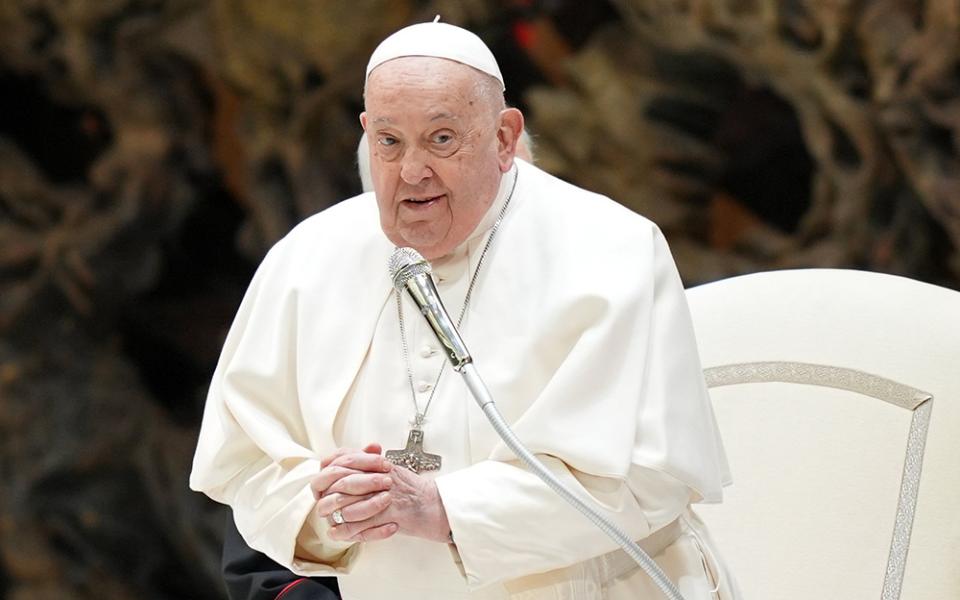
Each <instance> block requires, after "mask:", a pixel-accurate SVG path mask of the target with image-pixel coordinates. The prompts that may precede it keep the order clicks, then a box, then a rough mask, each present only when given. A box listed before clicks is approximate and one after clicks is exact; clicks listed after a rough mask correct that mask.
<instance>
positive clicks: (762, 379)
mask: <svg viewBox="0 0 960 600" xmlns="http://www.w3.org/2000/svg"><path fill="white" fill-rule="evenodd" d="M688 298H689V301H690V308H691V311H692V313H693V320H694V326H695V328H696V333H697V338H698V343H699V346H700V353H701V359H702V361H703V366H704V373H705V376H706V378H707V383H708V386H709V387H710V388H711V391H710V393H711V397H712V399H713V406H714V409H715V411H716V413H717V420H718V422H719V424H720V430H721V433H722V435H723V439H724V443H725V446H726V448H727V453H728V458H729V460H730V466H731V470H732V471H733V478H734V485H733V486H732V487H730V488H728V489H727V494H726V497H725V501H724V503H723V504H720V505H703V506H700V507H698V509H697V510H698V512H699V513H700V514H701V516H702V517H703V519H704V520H705V521H706V522H707V524H708V526H709V527H710V530H711V533H712V534H713V535H714V537H715V538H716V540H717V543H718V545H719V547H720V549H721V551H722V552H723V554H724V557H725V558H726V559H727V561H728V562H729V563H730V566H731V568H732V569H733V571H734V572H735V574H736V576H737V579H738V581H739V583H740V587H741V588H742V589H743V592H744V597H745V598H749V599H752V600H794V599H800V598H804V599H811V598H815V599H818V600H820V599H825V600H832V599H842V600H859V599H862V598H878V597H879V598H882V599H883V600H895V599H897V598H903V599H904V600H948V599H954V598H960V293H958V292H955V291H952V290H948V289H945V288H940V287H937V286H933V285H929V284H925V283H920V282H917V281H913V280H910V279H905V278H902V277H896V276H892V275H882V274H877V273H868V272H861V271H850V270H839V269H803V270H794V271H776V272H769V273H758V274H752V275H745V276H740V277H734V278H731V279H727V280H723V281H718V282H715V283H710V284H706V285H702V286H699V287H695V288H692V289H690V290H688Z"/></svg>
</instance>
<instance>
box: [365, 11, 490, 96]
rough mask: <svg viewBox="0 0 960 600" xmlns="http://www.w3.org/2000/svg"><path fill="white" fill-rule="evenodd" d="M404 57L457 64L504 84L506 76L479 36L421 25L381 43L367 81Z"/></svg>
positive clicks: (443, 25)
mask: <svg viewBox="0 0 960 600" xmlns="http://www.w3.org/2000/svg"><path fill="white" fill-rule="evenodd" d="M403 56H433V57H436V58H446V59H448V60H452V61H456V62H458V63H462V64H465V65H468V66H470V67H473V68H474V69H477V70H478V71H482V72H484V73H486V74H487V75H490V76H491V77H494V78H496V80H497V81H499V82H500V88H501V89H502V90H506V87H507V86H506V85H505V84H504V83H503V75H501V74H500V67H499V66H497V59H495V58H494V57H493V52H490V48H487V45H486V44H484V43H483V40H481V39H480V38H479V37H478V36H477V35H476V34H475V33H472V32H470V31H467V30H466V29H463V28H462V27H457V26H456V25H450V24H449V23H439V22H436V21H434V22H432V23H417V24H416V25H410V26H409V27H404V28H403V29H401V30H399V31H397V32H395V33H393V34H392V35H390V36H389V37H388V38H387V39H385V40H383V41H382V42H380V45H379V46H377V49H376V50H374V51H373V54H372V55H370V62H369V63H367V78H369V77H370V72H371V71H373V70H374V69H376V68H377V67H378V66H380V65H382V64H383V63H385V62H387V61H388V60H393V59H395V58H400V57H403Z"/></svg>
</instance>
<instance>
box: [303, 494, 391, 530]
mask: <svg viewBox="0 0 960 600" xmlns="http://www.w3.org/2000/svg"><path fill="white" fill-rule="evenodd" d="M334 496H337V497H339V498H345V499H346V504H344V505H343V506H342V507H337V508H339V509H340V516H341V517H343V520H344V521H346V522H347V523H357V522H360V521H366V520H367V519H372V518H373V517H375V516H377V515H379V514H380V513H382V512H383V511H385V510H386V509H388V508H389V507H390V492H378V493H376V494H368V495H366V496H363V497H359V496H343V495H341V494H334ZM351 499H355V500H351ZM318 510H319V511H320V514H328V513H327V512H326V507H325V506H324V507H322V508H321V507H320V505H318ZM334 510H336V509H333V508H331V509H330V513H332V512H333V511H334ZM330 523H331V524H335V523H334V522H333V520H332V519H331V520H330Z"/></svg>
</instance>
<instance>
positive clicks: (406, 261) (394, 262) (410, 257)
mask: <svg viewBox="0 0 960 600" xmlns="http://www.w3.org/2000/svg"><path fill="white" fill-rule="evenodd" d="M387 266H388V267H389V269H390V278H391V279H393V286H394V287H395V288H397V289H398V290H400V291H401V292H402V291H403V290H404V288H406V286H407V282H408V281H410V279H412V278H413V277H416V276H417V275H420V274H421V273H426V274H428V275H429V274H430V273H432V272H433V269H431V268H430V263H428V262H427V259H425V258H424V257H423V256H421V255H420V253H419V252H417V251H416V250H414V249H413V248H397V249H396V250H394V251H393V254H392V255H390V262H389V263H388V265H387Z"/></svg>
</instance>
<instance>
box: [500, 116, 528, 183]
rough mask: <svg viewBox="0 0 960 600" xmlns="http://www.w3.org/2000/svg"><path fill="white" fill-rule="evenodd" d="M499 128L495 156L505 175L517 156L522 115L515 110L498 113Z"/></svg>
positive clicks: (521, 129)
mask: <svg viewBox="0 0 960 600" xmlns="http://www.w3.org/2000/svg"><path fill="white" fill-rule="evenodd" d="M499 120H500V126H499V127H498V129H497V144H498V146H497V155H498V158H499V161H500V171H501V172H503V173H506V172H507V171H509V170H510V168H511V167H512V166H513V157H514V156H516V154H517V140H519V139H520V134H521V133H522V132H523V113H522V112H520V111H519V110H518V109H516V108H505V109H504V110H502V111H500V117H499Z"/></svg>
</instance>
